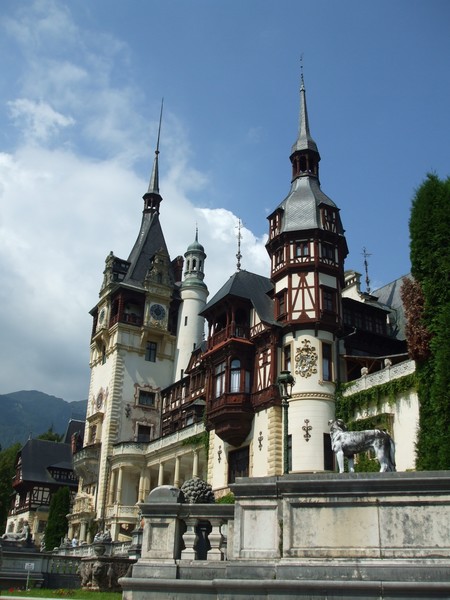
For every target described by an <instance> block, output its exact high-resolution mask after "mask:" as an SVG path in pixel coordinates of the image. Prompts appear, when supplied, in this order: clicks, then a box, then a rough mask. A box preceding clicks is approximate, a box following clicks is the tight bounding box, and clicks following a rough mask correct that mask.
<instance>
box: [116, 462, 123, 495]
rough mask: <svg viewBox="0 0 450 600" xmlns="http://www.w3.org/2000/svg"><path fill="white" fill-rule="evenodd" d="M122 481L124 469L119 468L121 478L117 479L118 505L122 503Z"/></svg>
mask: <svg viewBox="0 0 450 600" xmlns="http://www.w3.org/2000/svg"><path fill="white" fill-rule="evenodd" d="M122 479H123V467H119V476H118V477H117V491H116V502H117V504H120V503H121V501H122Z"/></svg>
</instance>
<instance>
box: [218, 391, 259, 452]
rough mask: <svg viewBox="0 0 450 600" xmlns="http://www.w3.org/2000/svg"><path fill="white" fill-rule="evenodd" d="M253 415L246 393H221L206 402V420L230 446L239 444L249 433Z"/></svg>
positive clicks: (248, 395)
mask: <svg viewBox="0 0 450 600" xmlns="http://www.w3.org/2000/svg"><path fill="white" fill-rule="evenodd" d="M253 415H254V412H253V407H252V403H251V400H250V394H248V393H228V394H222V395H221V396H219V397H218V398H214V399H213V400H210V402H209V403H208V412H207V419H208V422H209V423H211V424H212V425H213V427H214V429H215V433H216V435H218V436H219V437H220V438H221V439H222V440H223V441H224V442H227V443H228V444H231V445H232V446H240V445H241V444H242V442H243V441H244V440H245V438H246V437H247V435H248V434H249V433H250V429H251V425H252V420H253Z"/></svg>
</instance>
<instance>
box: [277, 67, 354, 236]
mask: <svg viewBox="0 0 450 600" xmlns="http://www.w3.org/2000/svg"><path fill="white" fill-rule="evenodd" d="M298 154H300V155H309V160H310V162H309V165H310V166H309V168H307V167H305V168H304V170H301V171H296V173H295V174H294V178H293V180H292V183H291V189H290V191H289V194H288V195H287V196H286V198H285V199H284V200H283V201H282V202H281V203H280V204H279V205H278V206H277V208H276V209H275V211H274V212H276V211H278V210H282V211H283V216H282V222H281V229H280V232H281V233H283V232H286V231H305V230H309V229H323V228H324V223H323V222H322V219H321V215H320V207H322V206H323V205H326V206H329V207H330V208H333V209H336V220H337V222H336V226H337V233H338V234H339V235H344V229H343V227H342V223H341V221H340V218H339V209H338V207H337V206H336V204H335V203H334V202H333V200H331V198H329V197H328V196H327V195H326V194H325V193H324V192H323V191H322V190H321V188H320V182H319V177H318V162H319V161H320V154H319V151H318V149H317V144H316V142H315V141H314V140H313V138H312V137H311V133H310V130H309V119H308V111H307V108H306V91H305V83H304V80H303V74H302V78H301V86H300V119H299V132H298V138H297V141H296V142H295V144H294V145H293V146H292V154H291V157H290V158H291V161H292V163H293V164H294V163H295V161H296V160H297V159H296V157H297V156H298ZM272 214H273V213H272ZM271 216H272V215H269V217H268V218H270V217H271Z"/></svg>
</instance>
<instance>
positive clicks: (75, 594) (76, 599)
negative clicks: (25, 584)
mask: <svg viewBox="0 0 450 600" xmlns="http://www.w3.org/2000/svg"><path fill="white" fill-rule="evenodd" d="M0 596H11V597H14V596H22V597H24V598H67V599H68V600H121V598H122V594H121V593H120V592H89V591H87V590H80V589H76V590H65V589H64V590H63V589H60V590H47V589H41V588H39V589H37V588H35V589H32V590H29V591H25V590H1V591H0Z"/></svg>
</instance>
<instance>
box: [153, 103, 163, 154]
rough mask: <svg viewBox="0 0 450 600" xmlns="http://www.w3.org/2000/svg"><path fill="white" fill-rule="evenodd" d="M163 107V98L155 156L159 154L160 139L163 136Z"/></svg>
mask: <svg viewBox="0 0 450 600" xmlns="http://www.w3.org/2000/svg"><path fill="white" fill-rule="evenodd" d="M163 106H164V98H161V111H160V113H159V127H158V139H157V141H156V150H155V154H159V138H160V135H161V123H162V114H163Z"/></svg>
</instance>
